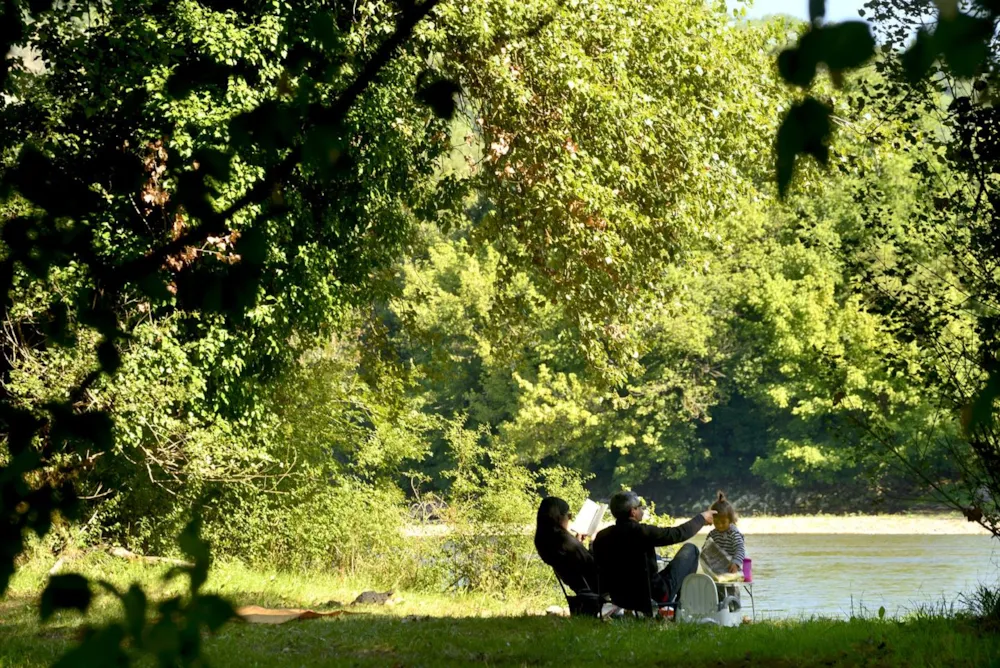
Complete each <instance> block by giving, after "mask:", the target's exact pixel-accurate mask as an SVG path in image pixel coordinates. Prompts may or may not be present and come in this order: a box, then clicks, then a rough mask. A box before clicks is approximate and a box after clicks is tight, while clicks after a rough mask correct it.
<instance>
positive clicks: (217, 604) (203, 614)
mask: <svg viewBox="0 0 1000 668" xmlns="http://www.w3.org/2000/svg"><path fill="white" fill-rule="evenodd" d="M193 614H194V615H195V617H196V618H197V620H198V621H199V622H200V623H202V624H204V625H205V626H206V627H207V628H208V630H209V631H213V632H214V631H217V630H219V628H220V627H221V626H222V625H223V624H225V623H226V622H228V621H229V620H230V619H233V618H234V617H236V610H235V609H234V608H233V606H232V604H231V603H229V601H227V600H226V599H224V598H222V597H221V596H216V595H214V594H208V595H205V596H199V597H198V598H197V599H195V610H194V612H193Z"/></svg>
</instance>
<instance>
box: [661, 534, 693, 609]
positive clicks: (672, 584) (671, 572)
mask: <svg viewBox="0 0 1000 668" xmlns="http://www.w3.org/2000/svg"><path fill="white" fill-rule="evenodd" d="M697 571H698V548H696V547H695V546H694V545H692V544H691V543H685V544H684V545H682V546H681V549H679V550H677V554H675V555H674V558H673V559H671V560H670V563H669V564H667V566H666V568H664V569H663V570H662V571H660V577H661V578H663V581H664V582H666V583H667V590H668V593H667V599H666V600H667V601H668V602H670V603H676V602H677V601H678V599H679V598H680V593H681V583H683V582H684V578H686V577H687V576H689V575H691V574H692V573H695V572H697Z"/></svg>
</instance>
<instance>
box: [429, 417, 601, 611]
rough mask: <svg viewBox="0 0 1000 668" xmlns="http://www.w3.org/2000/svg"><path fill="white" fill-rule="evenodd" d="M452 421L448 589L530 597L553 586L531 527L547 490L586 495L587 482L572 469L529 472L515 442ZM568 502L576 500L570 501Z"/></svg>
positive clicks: (574, 496) (448, 473) (574, 497)
mask: <svg viewBox="0 0 1000 668" xmlns="http://www.w3.org/2000/svg"><path fill="white" fill-rule="evenodd" d="M462 421H463V419H462V418H461V417H460V418H459V419H457V420H456V421H454V422H453V423H452V424H451V426H450V428H449V429H448V430H447V432H446V440H447V442H448V444H449V447H450V450H451V454H452V456H453V458H454V462H455V464H454V467H453V468H452V469H450V470H448V471H445V473H444V475H445V476H446V477H447V478H449V479H451V481H452V487H451V499H450V502H449V506H448V511H447V512H446V522H447V524H448V526H449V527H450V529H451V533H450V535H449V540H448V541H447V542H446V544H445V545H444V560H445V564H446V567H445V571H446V574H447V577H448V582H447V586H448V588H449V589H456V590H468V591H484V592H492V593H495V594H497V595H499V596H525V595H531V594H532V593H535V592H537V591H539V590H541V589H542V588H544V587H547V586H549V585H550V584H551V579H552V573H551V570H550V569H549V568H548V567H547V566H545V565H544V564H543V563H542V561H541V560H540V559H538V557H537V555H536V554H535V548H534V545H533V543H532V526H533V524H534V517H535V512H536V509H537V506H538V501H539V498H540V496H541V494H542V493H543V492H542V490H543V489H548V490H550V491H553V492H558V493H562V494H566V495H567V496H570V497H571V499H572V501H573V502H576V501H577V500H578V499H580V498H581V497H583V496H584V494H585V492H584V490H583V481H582V479H580V478H579V477H578V476H577V477H575V478H574V476H573V473H572V471H570V470H569V469H564V468H558V469H548V470H546V471H542V472H539V473H535V472H532V471H530V470H529V469H528V468H527V467H526V466H524V465H523V464H521V463H520V462H519V461H518V458H517V454H516V451H515V448H514V446H513V445H511V444H510V443H507V442H504V441H503V440H502V439H498V438H495V437H492V436H491V435H490V434H489V433H488V432H487V431H486V430H485V429H480V430H477V431H471V430H468V429H464V428H463V427H462V426H461V423H462ZM567 500H570V499H567Z"/></svg>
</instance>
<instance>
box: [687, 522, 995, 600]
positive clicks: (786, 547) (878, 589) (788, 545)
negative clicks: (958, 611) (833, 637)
mask: <svg viewBox="0 0 1000 668" xmlns="http://www.w3.org/2000/svg"><path fill="white" fill-rule="evenodd" d="M704 540H705V533H704V532H703V533H702V534H699V536H698V537H696V538H694V539H693V540H692V541H691V542H693V543H695V544H696V545H698V546H700V545H701V543H703V542H704ZM746 541H747V555H748V556H749V557H750V558H751V559H752V560H753V579H754V590H753V592H754V599H755V602H756V607H757V618H758V619H760V618H761V616H762V615H763V616H764V617H771V618H774V617H809V616H813V615H818V616H824V617H847V616H850V615H851V611H852V597H853V610H854V612H855V613H858V612H859V611H860V609H861V606H863V607H864V608H865V609H866V610H867V611H868V612H869V613H871V614H877V612H878V609H879V607H881V606H885V610H886V614H887V615H894V616H898V615H904V614H906V613H907V612H909V611H912V610H914V609H915V608H917V607H918V606H922V605H937V606H940V605H941V604H942V602H944V603H945V604H946V605H950V604H954V605H956V606H957V607H958V606H961V602H960V601H959V597H960V595H961V594H963V593H967V592H971V591H972V590H974V589H975V587H976V585H977V584H979V583H987V584H996V583H997V582H998V576H1000V550H998V547H1000V543H997V541H995V540H994V539H993V538H991V537H990V536H899V535H883V536H867V535H865V536H862V535H844V534H836V535H825V534H824V535H819V534H817V535H802V534H798V535H784V534H762V535H757V536H754V535H747V536H746ZM743 602H744V605H748V604H749V600H748V599H747V598H746V597H744V601H743ZM748 613H749V610H748Z"/></svg>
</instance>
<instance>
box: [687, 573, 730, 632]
mask: <svg viewBox="0 0 1000 668" xmlns="http://www.w3.org/2000/svg"><path fill="white" fill-rule="evenodd" d="M716 585H717V583H716V582H715V580H713V579H712V578H710V577H709V576H707V575H705V574H704V573H692V574H691V575H689V576H687V577H686V578H684V582H683V583H682V584H681V598H680V605H679V607H678V610H677V621H679V622H702V623H708V624H717V625H719V626H739V625H740V624H741V623H742V622H743V610H742V606H741V604H740V599H739V597H738V596H734V595H732V594H729V595H725V590H724V589H723V590H721V591H720V588H719V587H718V586H716Z"/></svg>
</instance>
